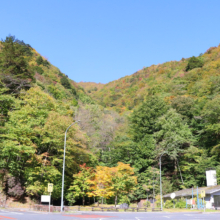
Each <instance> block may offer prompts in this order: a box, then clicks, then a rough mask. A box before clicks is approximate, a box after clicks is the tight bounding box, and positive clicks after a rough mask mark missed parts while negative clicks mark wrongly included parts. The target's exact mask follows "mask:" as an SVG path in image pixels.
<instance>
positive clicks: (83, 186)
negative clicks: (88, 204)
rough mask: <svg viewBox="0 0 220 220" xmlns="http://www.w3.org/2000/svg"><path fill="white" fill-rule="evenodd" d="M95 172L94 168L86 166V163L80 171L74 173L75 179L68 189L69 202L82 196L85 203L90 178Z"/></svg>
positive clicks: (81, 166)
mask: <svg viewBox="0 0 220 220" xmlns="http://www.w3.org/2000/svg"><path fill="white" fill-rule="evenodd" d="M93 172H94V171H93V168H90V167H86V164H85V163H84V164H83V165H80V172H79V173H78V174H74V175H73V178H74V181H73V183H72V185H71V186H70V188H69V190H68V191H69V193H68V195H67V199H68V200H69V202H71V201H73V199H76V198H79V197H82V204H83V206H84V205H85V196H86V194H87V192H89V190H90V185H89V182H88V180H89V179H91V177H92V175H93Z"/></svg>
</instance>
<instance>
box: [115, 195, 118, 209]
mask: <svg viewBox="0 0 220 220" xmlns="http://www.w3.org/2000/svg"><path fill="white" fill-rule="evenodd" d="M117 199H118V196H117V195H116V196H115V207H116V205H117Z"/></svg>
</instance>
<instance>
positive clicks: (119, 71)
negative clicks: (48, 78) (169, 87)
mask: <svg viewBox="0 0 220 220" xmlns="http://www.w3.org/2000/svg"><path fill="white" fill-rule="evenodd" d="M219 8H220V1H219V0H184V1H180V0H37V1H34V0H10V1H6V0H5V1H1V4H0V21H1V25H0V38H1V39H5V37H6V36H7V35H9V34H11V35H15V36H16V38H18V39H19V40H24V42H25V43H29V44H30V45H31V46H32V47H34V48H35V49H36V50H37V51H38V52H39V53H40V54H41V55H42V56H45V57H47V58H48V60H49V61H50V62H51V63H52V64H53V65H55V66H57V67H58V68H59V69H60V70H61V71H62V72H63V73H65V74H66V75H68V76H69V78H71V79H73V80H75V81H76V82H80V81H84V82H101V83H107V82H110V81H113V80H116V79H118V78H121V77H123V76H126V75H130V74H133V73H134V72H136V71H137V70H139V69H142V68H143V67H147V66H150V65H152V64H158V63H163V62H166V61H170V60H180V59H181V58H182V57H184V58H187V57H191V56H198V55H199V54H200V53H204V52H205V51H206V50H207V49H208V48H209V47H211V46H218V45H219V43H220V28H219V23H220V13H219Z"/></svg>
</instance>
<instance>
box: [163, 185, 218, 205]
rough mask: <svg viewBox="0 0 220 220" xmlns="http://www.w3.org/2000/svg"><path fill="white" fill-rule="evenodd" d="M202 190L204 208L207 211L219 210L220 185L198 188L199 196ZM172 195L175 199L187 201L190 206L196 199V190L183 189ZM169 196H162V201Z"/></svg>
mask: <svg viewBox="0 0 220 220" xmlns="http://www.w3.org/2000/svg"><path fill="white" fill-rule="evenodd" d="M202 190H205V194H206V196H205V202H206V208H208V209H212V208H213V209H214V208H220V185H217V186H207V187H199V188H198V194H200V193H201V191H202ZM174 193H175V195H176V197H175V199H180V198H182V197H183V198H185V199H187V200H188V204H191V205H193V204H195V203H194V202H193V199H195V198H197V188H191V189H183V190H179V191H176V192H174ZM170 195H171V194H167V195H164V196H163V198H164V201H166V200H168V199H170ZM192 195H193V196H192ZM192 197H193V199H192Z"/></svg>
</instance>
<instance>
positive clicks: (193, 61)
mask: <svg viewBox="0 0 220 220" xmlns="http://www.w3.org/2000/svg"><path fill="white" fill-rule="evenodd" d="M203 65H204V63H203V61H202V59H201V58H197V57H195V56H193V57H191V58H190V59H189V61H188V64H187V66H186V71H189V70H192V69H194V68H200V67H203Z"/></svg>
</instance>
